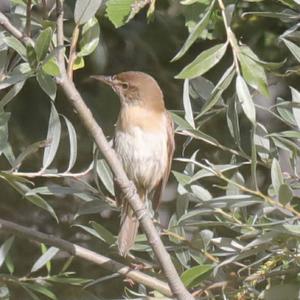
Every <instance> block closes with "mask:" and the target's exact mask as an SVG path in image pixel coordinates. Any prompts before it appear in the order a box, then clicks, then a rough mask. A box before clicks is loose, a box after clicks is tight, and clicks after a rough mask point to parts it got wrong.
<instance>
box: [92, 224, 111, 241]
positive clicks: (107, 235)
mask: <svg viewBox="0 0 300 300" xmlns="http://www.w3.org/2000/svg"><path fill="white" fill-rule="evenodd" d="M90 223H91V225H92V227H93V228H94V229H95V230H96V232H97V233H98V237H100V239H101V240H102V241H103V242H105V243H107V244H108V245H112V244H114V243H115V241H116V237H115V236H114V235H113V234H112V233H111V232H110V231H108V230H107V229H106V228H105V227H104V226H102V225H101V224H99V223H96V222H94V221H91V222H90Z"/></svg>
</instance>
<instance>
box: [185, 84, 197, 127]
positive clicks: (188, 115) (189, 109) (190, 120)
mask: <svg viewBox="0 0 300 300" xmlns="http://www.w3.org/2000/svg"><path fill="white" fill-rule="evenodd" d="M183 107H184V112H185V119H186V121H187V122H188V123H189V124H190V125H191V126H192V127H193V128H195V122H194V115H193V109H192V105H191V99H190V89H189V80H188V79H186V80H185V81H184V84H183Z"/></svg>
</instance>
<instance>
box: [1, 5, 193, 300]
mask: <svg viewBox="0 0 300 300" xmlns="http://www.w3.org/2000/svg"><path fill="white" fill-rule="evenodd" d="M56 9H57V23H56V25H57V46H58V47H59V46H61V47H60V48H59V52H58V57H57V58H58V63H59V67H60V73H61V77H60V78H57V82H58V84H60V86H61V87H62V89H63V91H64V93H65V95H66V96H67V99H68V101H69V102H70V104H71V105H72V106H73V108H74V109H75V110H76V111H77V113H78V116H79V118H80V120H81V122H82V124H83V125H84V126H85V128H86V130H87V131H88V132H89V134H90V135H91V136H92V137H93V139H94V141H95V143H96V145H97V147H98V148H99V149H100V151H101V152H102V154H103V156H104V158H105V159H106V161H107V162H108V164H109V166H110V167H111V169H112V171H113V174H114V175H115V178H116V180H117V181H118V183H119V184H120V188H121V190H122V192H123V193H124V196H125V197H126V199H127V200H128V202H129V204H130V206H131V207H132V209H133V210H134V212H135V214H136V216H137V218H138V219H139V220H140V223H141V226H142V229H143V231H144V232H145V234H146V236H147V239H148V242H149V244H150V245H151V247H152V249H153V252H154V254H155V256H156V257H157V260H158V262H159V264H160V266H161V268H162V270H163V272H164V274H165V276H166V278H167V280H168V283H169V286H170V289H171V291H172V293H173V295H174V296H175V297H176V298H177V299H178V300H193V299H194V297H193V296H192V295H191V294H190V293H189V292H188V291H187V290H186V288H185V286H184V285H183V283H182V281H181V280H180V277H179V276H178V274H177V270H176V268H175V266H174V264H173V262H172V260H171V257H170V255H169V253H168V252H167V250H166V249H165V247H164V245H163V243H162V241H161V239H160V236H159V234H158V232H157V231H156V228H155V226H154V224H153V222H152V220H151V217H150V215H149V213H148V210H147V208H146V207H145V205H144V204H143V203H142V201H141V200H140V198H139V196H138V194H137V191H136V188H135V186H134V185H133V183H132V182H131V181H129V179H128V177H127V175H126V173H125V171H124V169H123V167H122V164H121V163H120V161H119V159H118V158H117V155H116V153H115V151H114V150H113V149H112V148H111V146H110V145H109V143H108V141H107V139H106V137H105V135H104V133H103V131H102V128H101V127H100V126H99V125H98V123H97V122H96V120H95V119H94V117H93V115H92V113H91V111H90V110H89V108H88V107H87V106H86V104H85V102H84V100H83V98H82V97H81V95H80V94H79V92H78V90H77V89H76V87H75V85H74V82H73V81H72V80H70V78H68V76H67V74H66V67H65V61H64V48H63V47H64V33H63V0H56ZM3 17H4V18H3ZM1 20H2V22H1ZM3 21H4V22H3ZM0 25H2V26H3V27H4V28H5V29H6V30H8V31H9V32H10V33H12V34H14V36H15V37H16V38H18V39H19V40H21V41H23V42H24V37H23V35H22V33H20V32H19V31H18V30H17V29H16V28H15V27H14V26H13V25H12V24H11V23H10V22H9V20H8V19H7V18H6V17H5V16H4V15H3V14H2V13H0Z"/></svg>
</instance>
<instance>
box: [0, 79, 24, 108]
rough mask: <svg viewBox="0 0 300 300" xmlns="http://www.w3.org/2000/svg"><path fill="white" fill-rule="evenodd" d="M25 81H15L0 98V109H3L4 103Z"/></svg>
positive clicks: (13, 95) (8, 100)
mask: <svg viewBox="0 0 300 300" xmlns="http://www.w3.org/2000/svg"><path fill="white" fill-rule="evenodd" d="M24 83H25V81H20V82H18V83H16V84H15V85H14V86H13V87H12V88H11V89H10V90H9V91H8V92H7V93H6V94H5V95H4V96H3V98H2V99H1V101H0V110H3V109H4V107H5V105H7V104H8V103H9V102H10V101H11V100H12V99H13V98H14V97H15V96H17V95H18V93H19V92H20V91H21V90H22V88H23V86H24Z"/></svg>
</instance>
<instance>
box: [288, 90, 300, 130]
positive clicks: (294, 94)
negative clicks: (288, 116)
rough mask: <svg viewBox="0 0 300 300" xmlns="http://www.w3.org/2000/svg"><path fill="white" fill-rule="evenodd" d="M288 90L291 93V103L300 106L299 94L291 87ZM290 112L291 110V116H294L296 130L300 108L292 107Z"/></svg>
mask: <svg viewBox="0 0 300 300" xmlns="http://www.w3.org/2000/svg"><path fill="white" fill-rule="evenodd" d="M290 89H291V92H292V101H293V103H297V104H300V93H299V92H298V91H297V90H296V89H294V88H293V87H290ZM292 110H293V114H294V117H295V120H296V123H297V126H298V129H300V108H297V107H293V108H292Z"/></svg>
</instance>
